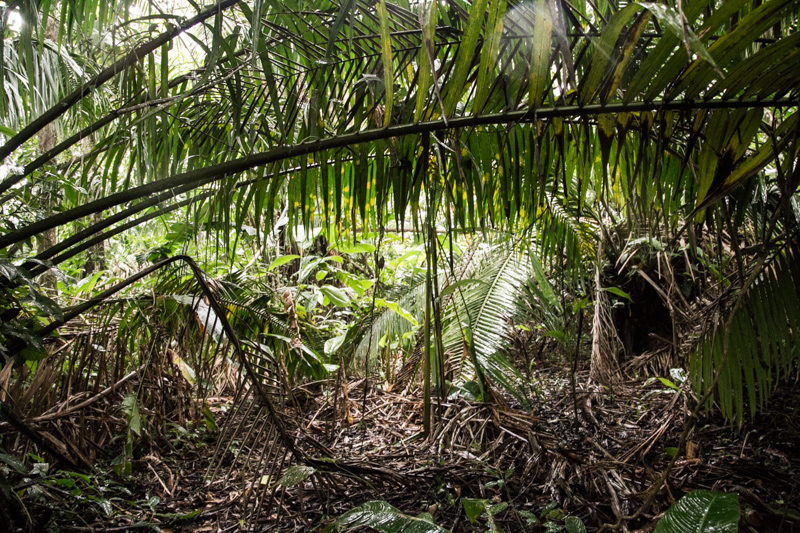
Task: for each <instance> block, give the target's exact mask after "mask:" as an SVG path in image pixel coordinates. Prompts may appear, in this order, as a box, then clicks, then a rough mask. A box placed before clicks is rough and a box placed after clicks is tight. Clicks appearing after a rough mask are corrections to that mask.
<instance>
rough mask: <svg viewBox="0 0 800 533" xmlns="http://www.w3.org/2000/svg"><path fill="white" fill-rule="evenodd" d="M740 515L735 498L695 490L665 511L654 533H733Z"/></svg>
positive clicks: (734, 495)
mask: <svg viewBox="0 0 800 533" xmlns="http://www.w3.org/2000/svg"><path fill="white" fill-rule="evenodd" d="M739 512H740V510H739V497H738V495H737V494H735V493H733V494H726V493H724V492H716V491H712V490H695V491H692V492H690V493H688V494H686V495H685V496H683V497H682V498H681V499H680V500H678V501H677V502H675V504H674V505H673V506H672V507H670V508H669V509H668V510H667V512H666V514H665V515H664V517H663V518H662V519H661V520H659V521H658V524H657V525H656V533H711V532H718V531H720V532H730V533H733V532H736V531H739V525H738V524H739Z"/></svg>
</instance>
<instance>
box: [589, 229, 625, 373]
mask: <svg viewBox="0 0 800 533" xmlns="http://www.w3.org/2000/svg"><path fill="white" fill-rule="evenodd" d="M602 258H603V240H602V239H600V241H599V242H598V244H597V263H596V265H595V269H594V285H595V291H594V319H593V320H592V360H591V363H590V367H589V379H591V380H592V381H594V382H595V383H599V384H601V385H606V386H608V385H611V384H613V383H614V381H616V379H617V378H618V377H619V364H618V362H617V351H618V349H619V338H618V337H617V332H616V330H615V329H614V324H613V322H612V321H611V316H610V314H609V301H608V296H607V295H606V292H605V291H604V290H603V286H602V284H601V282H600V278H601V276H600V274H601V272H600V270H601V265H602Z"/></svg>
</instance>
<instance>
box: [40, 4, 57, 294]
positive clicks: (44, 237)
mask: <svg viewBox="0 0 800 533" xmlns="http://www.w3.org/2000/svg"><path fill="white" fill-rule="evenodd" d="M45 37H47V38H48V39H50V40H51V41H53V42H58V23H57V22H56V21H55V20H54V19H53V18H52V17H50V18H48V19H47V27H46V28H45ZM57 131H58V123H57V122H51V123H49V124H47V125H46V126H44V127H43V128H42V129H41V130H39V133H37V134H36V141H37V143H38V145H39V146H38V151H39V154H40V155H41V154H45V153H47V152H49V151H50V150H52V149H53V148H55V146H56V144H57V141H58V133H57ZM53 163H56V160H55V159H50V160H48V161H47V163H46V164H53ZM40 188H41V189H40V190H41V196H40V198H41V202H42V204H41V209H42V210H43V211H44V213H45V216H46V217H50V216H51V215H52V214H53V210H54V207H55V206H56V203H57V201H58V199H57V194H58V191H57V187H56V184H55V183H54V182H52V181H43V182H42V183H41V185H40ZM57 231H58V229H57V228H50V229H48V230H47V231H45V232H43V233H42V234H41V236H40V238H39V239H37V240H36V252H37V253H42V252H43V251H45V250H47V249H48V248H50V247H52V246H53V245H54V244H55V243H56V239H57ZM57 282H58V281H57V280H56V277H55V276H54V275H53V274H52V273H51V272H50V271H47V272H45V273H44V274H43V275H42V277H41V278H40V279H39V284H40V285H41V287H42V288H43V289H46V290H48V291H49V292H53V293H55V291H56V287H57Z"/></svg>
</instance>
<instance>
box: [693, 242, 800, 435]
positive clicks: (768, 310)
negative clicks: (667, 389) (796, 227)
mask: <svg viewBox="0 0 800 533" xmlns="http://www.w3.org/2000/svg"><path fill="white" fill-rule="evenodd" d="M797 253H798V252H797V249H796V246H790V247H788V248H786V249H785V250H782V251H778V253H777V254H776V255H774V256H773V257H772V259H771V260H770V261H769V262H768V263H767V264H766V265H763V266H762V264H760V263H759V264H757V265H756V266H755V271H754V272H753V273H752V274H751V275H752V276H754V277H755V279H754V281H753V283H752V285H751V286H750V287H749V290H748V291H747V292H746V293H738V294H736V295H735V297H736V300H735V302H732V303H731V305H732V306H733V315H732V316H727V315H723V316H725V317H726V319H727V321H726V322H722V321H721V320H720V322H717V323H712V324H711V327H710V328H709V330H708V333H707V334H706V335H705V336H704V337H703V338H702V339H701V341H700V342H699V343H698V348H697V351H696V353H695V354H694V355H693V356H692V358H691V359H690V361H691V366H690V368H689V373H690V377H691V380H692V384H693V386H694V388H695V390H696V391H698V392H700V393H704V392H706V391H707V390H708V389H709V388H710V387H711V386H712V385H713V383H714V379H715V376H717V375H719V381H718V383H717V387H716V392H717V395H718V398H719V405H720V408H721V410H722V414H723V415H724V416H726V417H728V418H731V419H736V420H739V422H740V423H741V422H743V421H744V417H745V413H746V411H745V405H747V406H749V413H750V417H751V418H752V417H753V416H755V413H756V410H757V409H758V408H759V407H763V406H764V405H765V403H766V401H767V398H768V397H769V394H770V391H771V390H772V389H773V386H774V383H775V381H776V380H777V379H779V378H780V376H781V375H782V374H783V375H785V374H786V373H788V372H789V371H790V370H791V368H793V365H794V364H796V363H795V362H796V360H797V350H796V349H795V344H796V333H795V332H797V331H800V329H798V328H800V284H798V280H800V270H798V268H797ZM737 303H738V304H739V305H737ZM710 402H711V400H709V403H708V404H707V407H710Z"/></svg>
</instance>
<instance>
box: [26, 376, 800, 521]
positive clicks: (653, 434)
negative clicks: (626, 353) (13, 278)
mask: <svg viewBox="0 0 800 533" xmlns="http://www.w3.org/2000/svg"><path fill="white" fill-rule="evenodd" d="M567 377H568V376H567V375H565V373H564V372H563V371H562V370H559V369H555V368H553V369H542V370H539V371H538V373H537V375H536V376H535V378H536V379H535V381H536V382H537V383H539V384H540V388H539V389H538V390H536V391H533V394H532V397H533V398H534V400H533V404H532V406H531V409H530V410H523V409H521V408H520V407H519V406H518V405H514V403H513V401H512V400H510V399H508V398H505V399H502V398H500V397H499V396H498V398H497V399H498V400H499V402H498V403H495V404H486V403H477V402H471V401H467V400H464V399H451V400H449V401H447V402H442V403H440V404H438V405H436V407H435V408H436V410H437V411H438V413H439V415H438V417H437V423H436V427H435V430H434V431H433V434H432V437H431V438H430V439H425V440H424V439H422V438H421V437H420V432H421V411H422V409H421V407H422V402H421V399H420V398H419V396H418V395H415V394H408V393H404V394H400V393H393V392H387V391H384V390H382V389H381V388H380V387H377V386H371V387H370V388H369V393H368V395H367V398H366V400H365V399H364V398H363V380H361V381H357V382H355V381H354V382H352V383H350V387H349V388H350V390H349V397H350V405H349V409H350V411H349V417H348V419H349V418H350V417H351V418H352V423H351V422H350V421H349V420H347V421H345V422H344V423H342V422H341V421H339V422H334V421H332V420H331V419H332V418H333V410H332V408H331V407H330V405H329V402H328V400H327V399H326V397H325V395H323V394H321V390H322V389H321V388H320V387H319V386H318V387H317V389H316V390H315V389H314V388H313V387H303V388H301V389H296V391H295V392H296V396H297V397H298V398H299V401H298V403H297V404H296V407H294V408H292V409H288V410H287V415H288V416H289V420H293V421H294V424H293V426H294V427H295V428H296V431H297V432H298V433H297V435H298V436H299V435H300V434H301V433H302V434H303V435H304V436H305V437H304V438H305V439H306V440H309V439H308V437H311V440H313V441H314V442H316V443H318V444H319V447H320V448H323V449H325V448H327V449H329V450H331V451H333V452H334V454H335V456H336V457H339V458H343V459H347V460H349V461H356V462H357V464H361V465H364V466H365V467H368V468H370V469H371V471H372V472H378V473H380V472H385V473H386V475H385V476H383V478H382V479H381V475H378V476H377V477H376V476H374V475H373V476H371V477H370V478H369V480H366V479H365V478H359V477H358V476H355V475H354V476H350V477H347V476H345V477H342V476H339V477H336V478H331V479H335V480H338V481H334V482H333V483H327V484H325V485H324V487H323V489H322V490H317V489H318V488H319V486H318V485H316V484H315V483H313V479H308V480H306V481H305V482H301V483H298V484H296V485H294V486H292V487H289V488H285V489H284V490H283V491H282V493H281V494H280V503H279V504H278V505H277V507H276V509H274V510H273V512H271V513H269V514H266V515H263V516H262V515H257V518H255V519H253V517H252V516H249V519H250V521H249V527H251V528H253V529H254V530H256V531H313V530H317V529H319V530H321V529H322V528H323V527H325V526H326V525H328V524H330V523H331V521H332V520H333V519H334V518H335V517H337V516H340V515H342V514H343V513H345V512H346V511H348V510H350V509H352V508H354V507H355V506H357V505H360V504H362V503H364V502H367V501H373V500H384V501H386V502H388V503H390V504H391V505H393V506H394V507H396V508H397V509H399V510H400V511H402V512H403V513H406V514H408V515H411V516H419V515H420V514H421V513H429V515H430V517H432V519H433V521H435V523H436V524H438V525H439V526H441V527H443V528H445V529H447V530H450V531H454V532H457V531H487V530H489V531H494V529H492V528H493V527H497V528H501V530H504V531H507V532H511V531H561V530H564V525H565V519H566V518H567V517H568V516H576V517H578V518H580V519H581V520H582V521H583V523H584V524H585V525H586V528H587V530H588V531H596V530H597V529H598V528H599V527H601V526H602V524H614V523H615V522H617V517H618V516H620V515H630V514H633V513H634V512H635V511H637V509H638V508H639V507H640V506H641V503H642V502H643V500H644V498H645V497H646V491H647V490H648V489H649V488H650V487H651V486H652V485H653V483H654V481H655V480H656V479H657V478H658V477H659V475H660V473H661V472H662V471H663V470H664V469H665V467H666V466H667V464H668V463H669V462H670V459H671V458H672V456H673V455H675V453H676V447H677V446H678V444H679V442H680V439H681V434H682V432H683V429H684V424H685V423H686V421H687V419H688V418H689V415H688V406H689V405H693V403H694V400H691V399H690V396H691V393H689V392H687V391H686V390H680V391H678V390H674V389H673V388H671V387H670V386H669V384H671V383H669V384H664V383H663V382H662V381H659V380H651V381H650V382H649V383H645V382H643V381H630V382H625V383H620V384H618V385H616V386H615V387H614V389H613V391H605V392H597V391H589V390H584V387H582V386H580V383H585V382H586V376H585V375H578V379H577V382H578V384H579V385H578V387H577V390H576V395H575V396H573V395H572V394H571V387H570V382H569V380H568V379H567ZM230 402H231V399H227V398H218V399H214V401H213V402H212V403H211V406H212V409H211V410H212V412H213V413H214V414H215V416H216V417H217V423H218V424H224V423H225V422H226V420H225V418H226V417H231V416H234V415H232V414H230V413H233V412H234V411H233V410H231V409H230ZM503 404H505V405H503ZM798 414H800V384H799V383H798V382H797V380H795V381H794V382H792V383H784V384H782V385H780V387H779V388H778V390H777V392H776V394H774V395H773V398H772V400H771V402H770V404H769V406H768V408H767V409H766V410H765V411H764V412H763V413H761V414H759V415H757V416H756V418H755V420H754V421H752V422H747V423H745V424H743V425H742V426H741V427H739V426H731V425H729V424H726V423H725V422H724V421H723V420H721V419H719V418H716V417H710V418H704V419H703V418H701V419H700V420H699V421H698V423H697V425H696V429H695V431H694V432H693V433H692V434H691V437H690V438H689V439H688V441H687V444H686V446H685V449H682V450H680V451H679V452H677V453H678V457H677V458H676V459H677V460H676V461H675V463H674V467H673V468H672V470H671V472H670V476H669V478H668V480H667V483H666V484H665V485H664V486H663V487H662V488H661V489H660V491H659V492H658V493H657V495H656V497H655V499H654V500H653V502H652V504H651V505H649V506H648V507H647V508H646V509H645V510H644V512H642V513H641V515H640V516H639V518H637V519H636V520H633V521H631V522H629V523H627V524H626V527H627V528H628V530H629V531H652V530H653V529H654V527H655V524H656V522H657V521H658V518H659V517H660V516H661V515H662V514H663V513H664V512H665V511H666V509H667V508H668V507H669V506H670V505H671V504H672V503H674V502H675V501H676V500H677V499H679V498H680V497H681V496H682V495H683V494H685V493H686V492H688V491H690V490H694V489H713V490H717V491H723V492H735V493H738V495H739V502H740V505H741V509H742V519H741V520H740V531H754V532H771V531H782V532H792V531H800V418H798ZM576 415H577V421H576ZM162 440H163V442H162V443H161V445H160V447H159V448H158V449H150V450H147V451H146V452H145V451H142V452H141V453H140V454H139V456H138V457H136V459H135V460H134V461H133V473H132V475H131V476H130V477H128V478H125V479H120V478H117V477H116V476H115V475H114V474H113V473H111V471H110V468H109V469H107V470H105V473H104V474H103V473H101V472H102V469H101V470H98V473H97V474H95V475H91V476H86V477H79V476H77V475H73V476H71V477H69V478H67V479H70V480H71V484H70V483H67V482H63V481H59V479H60V478H59V477H58V476H55V477H54V478H51V479H50V480H49V481H47V480H45V481H42V482H38V483H31V484H28V485H26V486H20V485H18V486H17V487H15V488H16V489H17V493H18V494H20V495H21V496H22V500H21V501H23V502H24V504H25V508H26V512H27V513H28V516H29V517H31V520H32V523H35V524H37V526H36V529H35V530H36V531H46V530H47V531H126V530H140V531H147V530H152V531H158V530H160V531H175V532H177V531H198V532H200V531H208V532H216V531H238V530H240V529H241V528H242V527H243V526H244V525H245V524H246V523H248V522H246V520H247V519H248V516H246V515H247V514H248V513H247V512H246V509H244V508H243V507H242V505H241V502H242V498H243V496H244V497H246V495H245V493H246V492H247V490H246V489H243V486H242V483H241V480H242V479H243V478H244V476H245V474H244V473H241V474H236V473H235V472H234V475H233V476H229V478H228V479H232V480H234V481H230V482H219V481H218V482H216V483H212V484H208V483H207V482H205V474H206V472H207V469H208V467H209V465H210V462H211V460H212V456H213V451H214V448H215V447H216V442H215V441H216V434H215V433H210V432H207V431H204V430H203V431H195V432H186V433H182V432H174V433H170V435H165V436H163V438H162ZM316 453H317V455H319V451H317V452H316ZM352 464H355V463H352ZM251 475H252V474H251ZM237 477H238V479H239V481H240V482H239V483H237V482H236V481H235V480H236V479H237ZM23 485H25V484H24V483H23ZM76 489H77V490H76ZM245 507H246V506H245ZM467 509H468V510H469V513H467V512H465V510H467ZM468 514H469V515H471V516H469V518H472V519H473V521H472V522H471V521H470V520H469V519H468ZM476 514H477V517H476V516H475V515H476ZM619 530H621V529H619Z"/></svg>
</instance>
